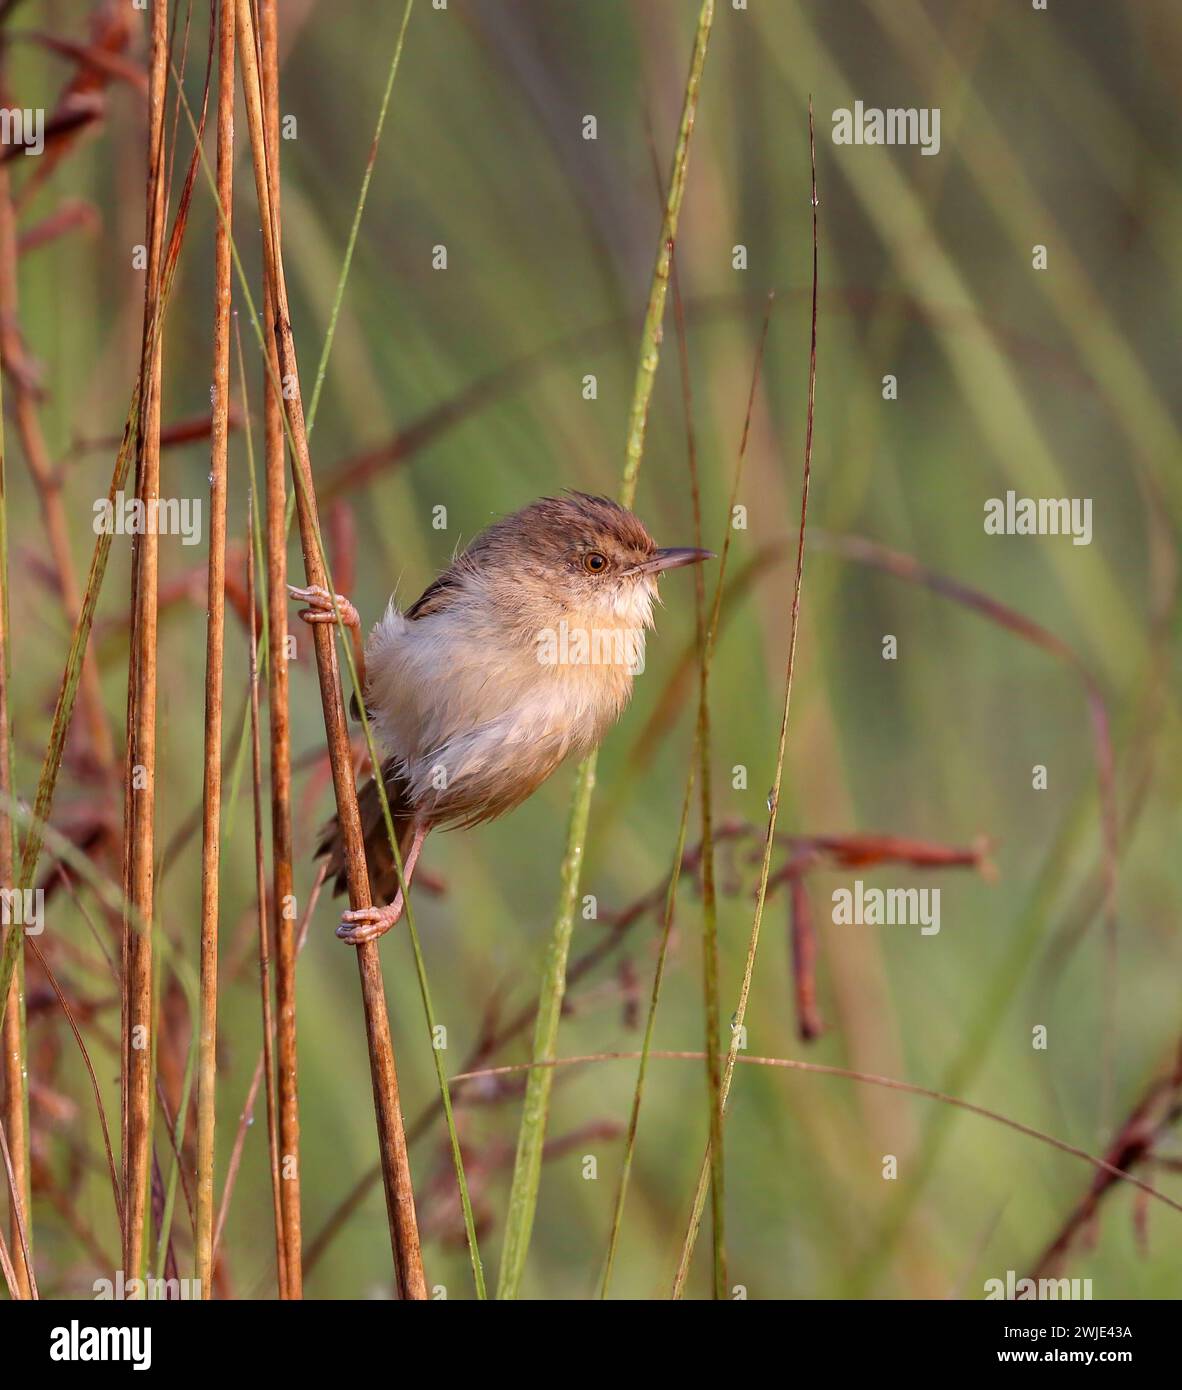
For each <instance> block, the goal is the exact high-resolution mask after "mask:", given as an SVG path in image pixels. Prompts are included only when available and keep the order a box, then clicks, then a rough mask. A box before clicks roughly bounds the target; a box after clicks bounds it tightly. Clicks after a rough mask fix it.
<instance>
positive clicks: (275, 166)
mask: <svg viewBox="0 0 1182 1390" xmlns="http://www.w3.org/2000/svg"><path fill="white" fill-rule="evenodd" d="M226 3H231V0H226ZM259 20H260V23H259V40H260V44H261V50H262V73H261V81H262V96H263V119H264V121H265V122H266V133H267V150H268V163H267V175H268V186H269V190H270V198H271V218H272V226H273V228H274V236H275V241H276V244H277V245H282V242H281V240H280V225H281V224H280V186H279V21H278V15H277V13H276V6H275V0H262V3H261V5H260V14H259ZM263 301H264V313H265V314H266V315H267V319H268V321H269V322H271V323H274V322H275V321H276V312H275V303H276V300H275V287H274V284H273V282H272V278H271V274H270V272H269V271H268V272H266V273H265V275H264V284H263ZM265 346H266V351H267V354H268V357H269V359H270V369H269V370H268V371H267V373H266V380H265V382H264V385H263V392H264V396H263V400H264V405H263V430H264V457H265V470H266V493H267V508H266V542H267V615H268V625H267V656H268V661H267V669H268V682H267V713H268V716H269V721H270V738H271V859H272V895H271V903H272V907H271V911H272V921H273V922H274V924H275V930H274V939H275V1003H276V1009H277V1012H278V1015H279V1019H278V1023H279V1032H278V1047H279V1073H278V1084H279V1147H280V1151H281V1153H282V1155H283V1161H282V1163H281V1165H280V1175H281V1180H282V1186H281V1190H280V1204H281V1209H282V1213H283V1243H284V1253H285V1256H286V1258H285V1259H284V1260H283V1261H282V1263H281V1266H280V1268H281V1278H280V1282H279V1295H280V1297H281V1298H301V1297H302V1296H303V1274H302V1269H303V1259H302V1256H301V1253H300V1250H301V1244H302V1235H301V1222H300V1107H299V1091H298V1084H297V1082H298V1078H297V1055H296V995H295V954H296V953H295V921H294V914H293V913H292V912H290V911H289V910H288V904H289V903H291V902H293V901H294V897H295V874H294V870H293V867H292V822H291V716H290V707H289V685H288V669H287V601H288V600H287V526H286V517H285V507H286V497H285V482H284V474H283V470H284V466H285V462H286V460H285V458H284V431H283V400H282V398H281V396H280V393H279V381H280V374H279V357H278V352H277V348H276V345H275V343H274V340H273V339H271V338H268V341H267V342H266V344H265ZM284 1271H285V1273H284Z"/></svg>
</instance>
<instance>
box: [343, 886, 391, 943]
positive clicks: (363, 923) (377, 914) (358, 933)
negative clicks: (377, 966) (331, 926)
mask: <svg viewBox="0 0 1182 1390" xmlns="http://www.w3.org/2000/svg"><path fill="white" fill-rule="evenodd" d="M401 918H402V889H401V888H400V889H399V890H398V896H397V897H396V898H395V899H394V901H393V902H392V903H387V904H386V905H385V907H377V906H374V907H358V908H355V909H354V910H353V911H352V912H342V913H341V925H340V926H339V927H338V928H337V935H338V936H339V937H340V938H341V940H342V941H344V942H346V943H347V944H348V945H350V946H362V945H364V944H365V942H367V941H376V940H377V939H378V937H379V936H385V934H386V933H387V932H388V931H389V930H390V928H391V927H396V926H397V925H398V923H399V921H400V920H401Z"/></svg>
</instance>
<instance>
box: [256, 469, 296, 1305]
mask: <svg viewBox="0 0 1182 1390" xmlns="http://www.w3.org/2000/svg"><path fill="white" fill-rule="evenodd" d="M246 529H247V546H246V601H247V606H248V608H249V610H250V765H251V787H252V792H253V805H254V859H255V892H256V894H257V896H258V917H259V990H260V993H261V996H262V1004H263V1076H264V1078H265V1081H266V1086H267V1143H268V1148H269V1151H270V1157H271V1197H272V1202H273V1205H274V1211H275V1262H276V1273H277V1276H278V1277H277V1282H278V1285H279V1291H280V1295H281V1296H286V1294H285V1291H286V1290H287V1289H288V1288H290V1282H291V1281H290V1270H289V1269H288V1267H287V1266H288V1262H289V1258H290V1257H289V1252H288V1248H287V1232H286V1228H285V1226H284V1221H283V1197H282V1189H283V1178H282V1165H281V1163H280V1158H279V1148H280V1142H279V1120H278V1114H277V1110H276V1087H275V1052H274V1046H275V1041H274V1040H275V1019H274V1016H273V1014H272V1010H271V952H270V945H269V942H268V932H269V928H268V924H267V871H266V856H265V854H264V851H263V766H262V763H263V752H262V735H261V732H260V729H259V639H258V628H257V617H256V612H255V577H254V538H253V531H254V494H253V492H252V493H251V497H250V517H249V520H248V522H247V528H246Z"/></svg>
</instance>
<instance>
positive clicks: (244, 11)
mask: <svg viewBox="0 0 1182 1390" xmlns="http://www.w3.org/2000/svg"><path fill="white" fill-rule="evenodd" d="M237 5H238V29H239V34H238V42H239V57H240V60H241V64H242V85H243V90H244V92H245V94H246V108H247V118H248V121H249V125H250V138H251V150H252V154H253V158H254V173H255V189H256V193H257V195H258V200H259V207H260V212H261V221H262V224H263V258H264V262H265V264H266V267H267V271H268V274H269V275H270V277H271V282H272V284H273V285H274V287H275V299H276V303H275V318H274V323H273V331H274V335H275V343H276V349H277V352H278V356H279V379H280V380H281V381H283V382H284V383H286V385H285V389H284V397H285V399H284V405H285V408H286V417H287V426H288V430H289V432H290V443H291V446H292V481H293V485H294V487H295V490H296V504H297V511H298V515H299V523H300V541H301V547H302V550H303V556H304V573H305V575H306V578H307V582H308V584H309V585H318V586H321V587H324V588H327V587H328V576H327V574H326V572H325V567H324V563H323V561H322V559H321V555H320V536H319V517H318V515H317V509H316V496H315V492H314V489H313V482H312V464H311V458H310V456H309V453H308V440H307V435H306V431H305V427H304V410H303V402H302V397H301V395H300V388H299V375H298V369H297V365H296V357H295V345H294V342H293V339H292V332H291V319H290V309H289V306H288V301H287V287H286V283H285V281H284V275H283V261H282V257H281V255H280V248H279V242H278V238H277V236H276V230H275V224H274V222H273V220H272V216H271V199H270V181H269V175H268V153H267V142H266V137H265V134H264V128H263V113H262V94H261V89H260V80H259V69H258V61H257V56H256V51H255V44H254V22H253V17H252V15H251V11H250V3H249V0H237ZM313 638H314V642H315V648H316V668H317V673H318V675H319V679H320V699H321V705H322V707H323V711H324V723H325V733H326V736H327V741H328V750H329V756H330V759H331V761H332V777H333V790H334V792H335V794H336V804H337V820H338V823H339V826H340V830H341V838H342V841H343V844H344V846H345V868H346V879H347V883H348V889H349V905H350V907H352V908H354V909H356V908H360V907H369V906H371V905H372V900H371V896H370V887H369V873H368V870H367V868H366V862H365V843H364V840H363V838H362V833H361V818H360V815H359V813H358V809H357V788H356V786H355V785H354V781H353V760H352V753H351V749H350V745H349V734H348V728H347V725H346V722H345V705H344V700H343V698H342V695H341V682H340V673H339V670H338V665H337V650H336V633H335V631H334V630H333V627H331V626H329V625H327V624H325V623H318V624H316V625H315V626H314V628H313ZM356 950H357V966H358V970H359V972H360V976H361V991H362V1000H363V1004H364V1008H365V1025H366V1037H367V1040H368V1044H369V1059H370V1074H371V1079H372V1082H373V1096H374V1110H375V1114H376V1119H377V1126H378V1143H379V1148H380V1151H381V1158H382V1176H383V1181H384V1186H385V1192H386V1210H387V1215H388V1217H389V1223H390V1239H391V1244H392V1247H393V1251H394V1263H395V1269H396V1274H397V1279H398V1288H399V1293H400V1295H401V1296H402V1297H403V1298H415V1299H425V1298H426V1297H427V1284H426V1278H425V1276H424V1274H423V1260H422V1251H421V1249H420V1246H419V1233H418V1222H417V1219H416V1217H415V1207H414V1188H413V1185H412V1182H411V1175H410V1160H409V1155H408V1154H407V1149H406V1133H405V1130H404V1128H403V1122H402V1111H401V1107H400V1105H399V1100H398V1074H397V1070H396V1067H395V1063H394V1048H393V1043H392V1041H391V1037H390V1020H389V1017H388V1015H387V1012H386V995H385V989H384V986H383V983H382V967H381V958H380V957H379V955H378V948H377V945H376V943H375V942H372V941H371V942H367V943H365V944H364V945H361V946H358V947H357V948H356Z"/></svg>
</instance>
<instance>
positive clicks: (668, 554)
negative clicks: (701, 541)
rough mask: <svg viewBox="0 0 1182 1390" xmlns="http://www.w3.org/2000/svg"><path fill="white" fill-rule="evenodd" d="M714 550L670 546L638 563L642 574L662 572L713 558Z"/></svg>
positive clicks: (638, 568)
mask: <svg viewBox="0 0 1182 1390" xmlns="http://www.w3.org/2000/svg"><path fill="white" fill-rule="evenodd" d="M713 559H714V551H713V550H696V549H695V548H694V547H693V546H684V545H682V546H677V545H675V546H670V547H669V548H668V549H666V550H658V551H657V553H656V554H655V555H654V556H653V557H652V559H651V560H646V561H645V562H644V563H643V564H641V565H637V566H636V569H637V571H638V573H640V574H661V573H662V572H663V571H664V570H675V569H680V568H681V566H682V565H697V564H700V563H701V562H702V561H703V560H713Z"/></svg>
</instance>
